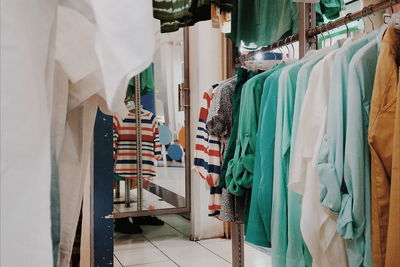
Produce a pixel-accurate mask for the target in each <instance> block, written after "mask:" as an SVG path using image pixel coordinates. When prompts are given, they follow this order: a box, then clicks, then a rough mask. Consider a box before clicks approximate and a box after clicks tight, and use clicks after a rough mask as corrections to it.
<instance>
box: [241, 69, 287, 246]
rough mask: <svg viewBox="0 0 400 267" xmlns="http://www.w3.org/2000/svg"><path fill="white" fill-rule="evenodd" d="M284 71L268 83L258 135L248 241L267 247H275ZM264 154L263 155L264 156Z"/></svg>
mask: <svg viewBox="0 0 400 267" xmlns="http://www.w3.org/2000/svg"><path fill="white" fill-rule="evenodd" d="M281 71H282V68H279V69H277V70H276V71H275V72H274V73H272V74H271V75H270V76H269V77H268V78H267V79H266V80H265V83H264V93H263V95H262V99H261V107H260V119H259V126H258V132H257V143H256V161H255V165H254V177H253V188H252V193H251V202H250V212H249V220H248V225H247V229H246V241H248V242H250V243H253V244H255V245H258V246H263V247H271V209H272V186H273V169H274V168H273V166H274V165H273V164H274V143H275V126H276V106H277V100H278V81H279V76H280V74H281ZM261 151H263V152H262V153H261Z"/></svg>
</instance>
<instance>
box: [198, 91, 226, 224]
mask: <svg viewBox="0 0 400 267" xmlns="http://www.w3.org/2000/svg"><path fill="white" fill-rule="evenodd" d="M213 96H214V88H213V87H211V88H210V89H208V90H207V91H206V92H204V94H203V100H202V103H201V107H200V114H199V120H198V123H197V130H196V142H195V152H194V166H193V170H194V171H196V172H197V173H198V174H199V176H200V177H201V178H203V179H204V180H205V181H206V182H207V184H208V185H209V186H210V198H209V204H208V210H209V216H218V215H219V213H220V209H221V194H222V189H221V188H218V187H217V185H218V183H219V174H220V168H221V162H222V153H221V151H222V144H221V140H220V138H219V137H217V136H213V135H209V133H208V131H207V129H206V122H207V117H208V112H209V109H210V106H211V101H212V98H213Z"/></svg>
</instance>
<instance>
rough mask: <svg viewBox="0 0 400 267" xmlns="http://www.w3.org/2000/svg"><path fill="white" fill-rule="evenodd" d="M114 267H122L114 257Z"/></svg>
mask: <svg viewBox="0 0 400 267" xmlns="http://www.w3.org/2000/svg"><path fill="white" fill-rule="evenodd" d="M114 267H122V265H121V264H120V263H119V261H118V260H117V258H115V257H114Z"/></svg>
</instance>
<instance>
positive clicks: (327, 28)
mask: <svg viewBox="0 0 400 267" xmlns="http://www.w3.org/2000/svg"><path fill="white" fill-rule="evenodd" d="M328 25H329V27H328ZM325 27H326V32H327V33H328V36H329V46H332V36H331V33H330V32H329V28H332V22H328V23H327V24H325Z"/></svg>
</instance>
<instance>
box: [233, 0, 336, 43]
mask: <svg viewBox="0 0 400 267" xmlns="http://www.w3.org/2000/svg"><path fill="white" fill-rule="evenodd" d="M232 4H233V9H232V22H231V33H229V34H226V37H228V38H230V39H231V40H232V41H233V43H234V44H235V45H236V46H240V45H241V44H243V45H244V46H245V47H249V48H255V47H260V46H266V45H270V44H272V43H275V42H277V41H279V40H281V39H283V38H285V37H287V36H289V35H292V34H297V33H298V4H297V3H294V2H293V0H279V1H276V0H253V1H248V0H232ZM343 7H344V2H343V0H321V1H320V2H319V3H316V5H315V10H316V16H317V23H318V24H321V23H323V22H324V20H325V18H326V19H329V20H332V19H336V18H338V17H339V15H340V11H341V10H342V8H343Z"/></svg>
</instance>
